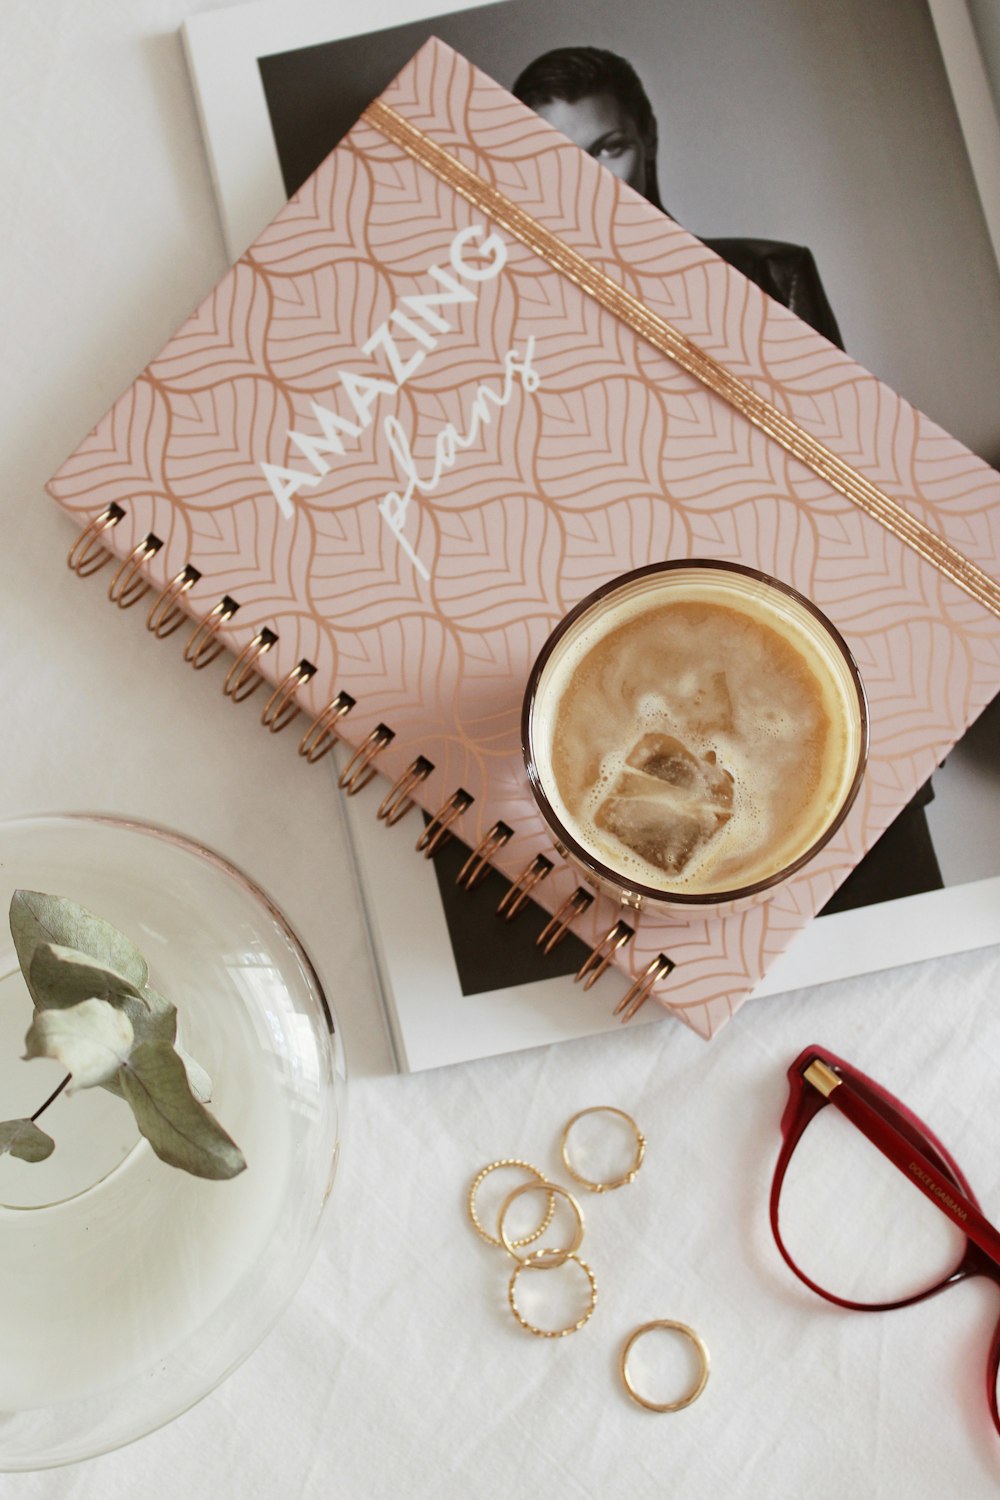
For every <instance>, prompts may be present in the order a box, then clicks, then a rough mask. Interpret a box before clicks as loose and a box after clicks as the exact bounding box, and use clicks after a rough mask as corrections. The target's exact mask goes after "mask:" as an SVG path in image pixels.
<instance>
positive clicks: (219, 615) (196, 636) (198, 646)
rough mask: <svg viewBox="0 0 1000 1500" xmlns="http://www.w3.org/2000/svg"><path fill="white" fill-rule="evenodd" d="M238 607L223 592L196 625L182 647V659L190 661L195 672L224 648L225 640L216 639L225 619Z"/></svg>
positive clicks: (211, 660)
mask: <svg viewBox="0 0 1000 1500" xmlns="http://www.w3.org/2000/svg"><path fill="white" fill-rule="evenodd" d="M238 609H239V605H238V604H237V603H236V600H235V599H230V597H229V595H228V594H223V596H222V598H221V599H220V600H219V602H218V604H213V605H212V608H211V609H210V610H209V612H208V614H207V615H206V616H205V618H204V619H203V620H202V621H201V622H200V624H198V625H196V626H195V628H194V630H193V631H192V632H191V635H190V637H189V638H188V643H187V645H186V646H185V647H184V660H185V661H186V662H190V664H191V666H192V667H194V669H195V671H196V672H200V671H201V670H202V668H203V667H207V666H209V665H210V664H211V663H212V662H213V661H214V660H215V658H216V657H217V656H221V654H222V652H223V651H224V650H225V642H224V641H220V640H218V639H217V637H218V634H219V631H220V630H221V628H222V626H223V625H225V623H226V621H227V620H231V619H232V618H233V615H234V614H235V613H236V611H237V610H238Z"/></svg>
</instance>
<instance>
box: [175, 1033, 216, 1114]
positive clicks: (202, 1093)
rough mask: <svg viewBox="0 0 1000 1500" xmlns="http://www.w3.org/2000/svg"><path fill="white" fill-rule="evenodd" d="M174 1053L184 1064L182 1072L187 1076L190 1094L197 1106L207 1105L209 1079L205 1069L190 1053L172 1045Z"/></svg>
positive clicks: (210, 1092) (210, 1086)
mask: <svg viewBox="0 0 1000 1500" xmlns="http://www.w3.org/2000/svg"><path fill="white" fill-rule="evenodd" d="M174 1051H175V1052H176V1053H177V1056H178V1057H179V1058H180V1060H181V1062H182V1063H183V1064H184V1071H185V1073H186V1074H187V1081H188V1083H189V1084H190V1085H191V1092H192V1094H193V1095H194V1097H195V1098H196V1099H197V1100H198V1102H199V1104H207V1103H208V1102H209V1100H210V1099H211V1097H212V1080H211V1078H210V1077H209V1075H208V1074H207V1073H206V1072H205V1069H204V1068H203V1067H202V1065H201V1063H200V1062H199V1061H198V1060H197V1058H194V1057H192V1056H191V1054H190V1052H185V1051H184V1048H183V1047H178V1046H177V1045H176V1044H175V1045H174Z"/></svg>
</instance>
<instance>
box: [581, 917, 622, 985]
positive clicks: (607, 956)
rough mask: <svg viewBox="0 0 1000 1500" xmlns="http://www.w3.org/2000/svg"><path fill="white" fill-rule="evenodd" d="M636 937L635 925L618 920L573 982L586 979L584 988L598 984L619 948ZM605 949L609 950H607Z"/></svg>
mask: <svg viewBox="0 0 1000 1500" xmlns="http://www.w3.org/2000/svg"><path fill="white" fill-rule="evenodd" d="M634 937H635V928H634V927H630V926H629V925H628V923H627V922H622V921H621V920H619V921H617V922H616V923H615V925H614V926H613V927H612V928H610V929H609V930H608V931H607V932H606V933H605V934H604V936H603V937H602V938H601V941H600V942H599V943H597V944H596V945H595V946H594V947H593V948H592V949H591V950H590V952H589V953H588V955H587V957H586V958H585V959H584V961H583V963H582V964H581V965H580V967H579V969H578V970H577V972H576V973H575V974H574V976H573V983H574V984H578V983H579V982H580V980H581V979H582V980H583V981H584V984H583V987H584V989H585V990H589V989H590V987H591V985H593V984H596V983H597V981H598V980H599V979H600V977H601V975H602V974H603V973H604V971H605V969H606V968H607V967H608V964H609V963H610V962H611V960H612V959H613V958H614V956H615V954H616V953H617V952H618V950H619V948H624V946H625V944H626V943H628V942H630V941H631V940H632V938H634ZM605 949H606V950H607V951H606V952H605Z"/></svg>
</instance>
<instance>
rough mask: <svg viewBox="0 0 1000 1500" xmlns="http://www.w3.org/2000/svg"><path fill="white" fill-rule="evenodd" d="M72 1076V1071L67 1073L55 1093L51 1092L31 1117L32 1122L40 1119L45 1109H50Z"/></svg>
mask: <svg viewBox="0 0 1000 1500" xmlns="http://www.w3.org/2000/svg"><path fill="white" fill-rule="evenodd" d="M72 1076H73V1075H72V1074H71V1073H67V1074H66V1077H65V1078H64V1079H63V1081H62V1083H61V1084H60V1085H59V1087H58V1088H57V1089H56V1090H55V1091H54V1092H53V1093H51V1094H50V1095H49V1097H48V1098H47V1099H46V1101H45V1103H44V1104H42V1105H40V1106H39V1108H38V1109H36V1110H35V1113H34V1114H33V1115H32V1117H31V1119H32V1123H34V1121H35V1120H37V1119H38V1116H39V1115H40V1114H42V1113H43V1112H44V1111H45V1110H47V1109H48V1107H49V1105H50V1104H52V1103H53V1102H54V1101H55V1100H56V1099H58V1098H59V1095H60V1094H61V1093H62V1091H63V1089H64V1088H65V1087H66V1085H67V1083H69V1081H70V1078H71V1077H72Z"/></svg>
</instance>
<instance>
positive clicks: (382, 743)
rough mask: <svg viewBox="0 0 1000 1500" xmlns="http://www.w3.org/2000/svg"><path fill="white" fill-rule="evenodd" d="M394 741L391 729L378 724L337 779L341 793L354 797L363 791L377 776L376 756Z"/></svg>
mask: <svg viewBox="0 0 1000 1500" xmlns="http://www.w3.org/2000/svg"><path fill="white" fill-rule="evenodd" d="M394 739H395V735H394V734H393V732H392V730H391V729H388V728H386V726H385V725H384V724H376V725H375V728H374V729H373V730H372V732H371V734H369V736H368V737H367V739H364V740H362V741H361V744H360V745H359V746H358V748H357V749H356V750H355V752H354V754H353V755H352V756H351V758H350V760H349V761H348V762H347V765H346V766H345V767H344V769H343V770H342V771H341V773H340V775H339V777H338V778H337V785H338V786H339V787H340V789H341V791H343V792H346V793H347V795H348V796H349V797H353V796H354V795H355V793H357V792H360V791H361V789H362V787H366V786H367V785H368V783H369V781H371V779H372V777H373V776H374V775H375V766H374V764H373V762H374V760H375V757H376V755H378V754H380V752H381V751H383V750H384V749H385V747H386V745H388V744H390V743H391V741H392V740H394Z"/></svg>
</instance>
